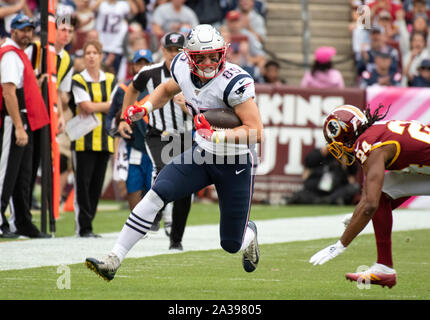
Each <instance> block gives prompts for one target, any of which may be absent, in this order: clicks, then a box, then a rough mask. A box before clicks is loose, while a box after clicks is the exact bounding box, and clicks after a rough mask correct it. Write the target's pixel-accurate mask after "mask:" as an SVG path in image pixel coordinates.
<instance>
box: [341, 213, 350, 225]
mask: <svg viewBox="0 0 430 320" xmlns="http://www.w3.org/2000/svg"><path fill="white" fill-rule="evenodd" d="M351 218H352V213H348V214H347V215H346V216H345V217H344V218H343V220H342V223H343V225H344V226H345V228H346V227H348V225H349V223H350V222H351Z"/></svg>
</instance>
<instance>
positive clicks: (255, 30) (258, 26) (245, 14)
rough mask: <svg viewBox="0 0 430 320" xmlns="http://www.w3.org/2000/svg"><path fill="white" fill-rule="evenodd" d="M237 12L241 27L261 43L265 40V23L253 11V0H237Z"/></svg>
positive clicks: (260, 16) (261, 17)
mask: <svg viewBox="0 0 430 320" xmlns="http://www.w3.org/2000/svg"><path fill="white" fill-rule="evenodd" d="M238 10H239V11H240V13H241V15H242V17H241V19H242V25H243V27H244V28H245V29H246V30H248V31H249V32H251V33H252V34H254V35H255V36H256V37H257V39H258V41H260V42H261V43H263V42H264V40H265V39H266V33H267V31H266V21H265V20H264V18H263V16H262V15H260V14H259V13H258V12H257V11H256V10H255V1H254V0H239V6H238Z"/></svg>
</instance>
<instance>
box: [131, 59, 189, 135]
mask: <svg viewBox="0 0 430 320" xmlns="http://www.w3.org/2000/svg"><path fill="white" fill-rule="evenodd" d="M170 79H171V75H170V72H169V70H168V69H167V66H166V64H165V63H164V62H160V63H157V64H153V65H150V66H145V67H143V68H142V69H141V70H140V71H139V73H138V74H136V75H135V76H134V78H133V86H134V88H135V89H136V90H138V91H144V90H145V89H146V90H148V92H149V93H152V91H154V89H155V88H156V87H157V86H158V85H159V84H161V83H164V82H166V81H168V80H170ZM149 126H151V127H153V128H156V129H158V130H160V131H162V132H167V133H169V134H175V133H176V134H177V133H184V132H186V131H189V130H191V128H192V122H191V117H190V116H189V115H188V114H187V113H185V112H184V111H182V109H181V107H180V106H179V105H177V104H176V103H174V102H173V100H170V101H169V102H167V104H166V105H165V106H164V107H163V108H161V109H157V110H155V111H153V112H151V113H150V114H149Z"/></svg>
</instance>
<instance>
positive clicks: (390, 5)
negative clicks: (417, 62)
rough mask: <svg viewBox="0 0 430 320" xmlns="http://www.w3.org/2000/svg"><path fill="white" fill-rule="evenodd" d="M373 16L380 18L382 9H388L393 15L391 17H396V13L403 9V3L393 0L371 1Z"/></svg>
mask: <svg viewBox="0 0 430 320" xmlns="http://www.w3.org/2000/svg"><path fill="white" fill-rule="evenodd" d="M369 7H370V10H371V14H372V18H373V19H378V15H379V13H380V12H381V11H388V12H389V13H390V15H391V19H393V20H394V19H396V13H397V11H399V10H402V5H401V4H398V3H395V1H393V0H374V1H373V2H372V3H369Z"/></svg>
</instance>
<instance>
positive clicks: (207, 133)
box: [194, 113, 225, 143]
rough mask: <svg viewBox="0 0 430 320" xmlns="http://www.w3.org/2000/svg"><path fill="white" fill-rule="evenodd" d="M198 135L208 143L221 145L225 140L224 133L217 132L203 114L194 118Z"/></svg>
mask: <svg viewBox="0 0 430 320" xmlns="http://www.w3.org/2000/svg"><path fill="white" fill-rule="evenodd" d="M194 124H195V126H196V131H197V134H198V135H200V136H201V137H202V138H203V139H206V140H207V141H211V142H215V143H219V142H223V141H224V140H225V132H224V131H215V130H214V129H212V126H211V125H210V123H209V122H208V121H207V120H206V118H205V116H204V114H203V113H199V114H198V115H196V116H195V117H194Z"/></svg>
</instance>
